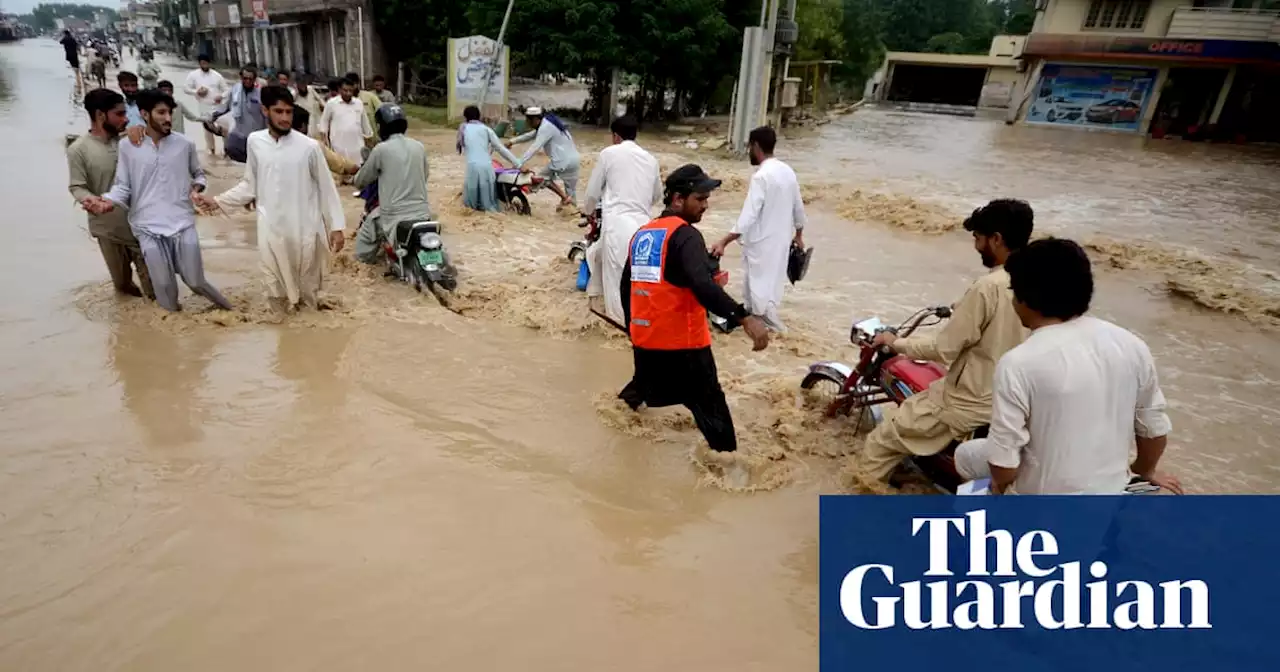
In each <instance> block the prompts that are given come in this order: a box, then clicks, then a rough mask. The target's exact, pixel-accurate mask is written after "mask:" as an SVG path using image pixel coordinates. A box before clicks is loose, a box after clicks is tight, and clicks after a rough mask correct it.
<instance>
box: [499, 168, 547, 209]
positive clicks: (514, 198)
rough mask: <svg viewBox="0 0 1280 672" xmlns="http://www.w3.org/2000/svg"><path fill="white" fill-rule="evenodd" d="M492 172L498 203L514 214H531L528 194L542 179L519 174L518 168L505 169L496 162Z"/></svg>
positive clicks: (527, 174)
mask: <svg viewBox="0 0 1280 672" xmlns="http://www.w3.org/2000/svg"><path fill="white" fill-rule="evenodd" d="M493 172H494V175H495V177H496V179H495V180H494V184H493V189H494V192H495V195H496V196H497V198H498V202H499V203H501V204H503V205H505V206H506V207H508V208H510V209H512V210H514V211H515V212H516V214H519V215H529V214H532V213H533V210H532V209H531V208H530V207H529V193H530V192H532V191H533V190H534V189H537V188H538V187H539V186H540V185H541V184H542V178H541V177H538V176H536V175H532V174H529V173H524V172H521V171H520V169H519V168H507V167H506V166H503V165H502V164H501V163H498V162H497V161H494V162H493Z"/></svg>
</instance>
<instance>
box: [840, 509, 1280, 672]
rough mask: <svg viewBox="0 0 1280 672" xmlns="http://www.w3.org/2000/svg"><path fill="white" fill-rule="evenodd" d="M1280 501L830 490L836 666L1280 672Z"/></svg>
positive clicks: (938, 670)
mask: <svg viewBox="0 0 1280 672" xmlns="http://www.w3.org/2000/svg"><path fill="white" fill-rule="evenodd" d="M1277 520H1280V497H1261V496H1186V497H1173V496H1148V495H1118V496H1079V497H1036V496H999V497H992V496H977V497H929V496H825V497H822V499H821V505H820V514H819V535H820V536H819V540H820V541H819V554H818V562H819V568H818V573H819V590H820V592H819V600H818V611H819V643H820V652H819V661H820V666H819V668H820V670H821V671H822V672H837V671H841V672H843V671H845V670H894V671H895V672H942V671H945V670H1016V671H1019V672H1021V671H1024V670H1025V671H1028V672H1030V671H1034V672H1042V671H1058V670H1061V671H1062V672H1083V671H1087V670H1098V671H1101V670H1108V671H1109V670H1160V671H1161V672H1168V671H1170V670H1186V671H1188V672H1190V671H1192V670H1194V671H1196V672H1205V671H1209V670H1213V671H1216V670H1223V671H1226V670H1231V671H1233V672H1234V671H1236V670H1239V671H1241V672H1243V671H1245V670H1248V671H1254V670H1258V671H1261V670H1280V647H1277V646H1276V645H1275V638H1276V633H1277V632H1278V631H1280V630H1278V628H1280V611H1277V608H1276V605H1277V604H1280V580H1278V579H1277V578H1276V571H1275V566H1276V564H1275V563H1276V558H1278V557H1280V535H1277V534H1276V521H1277Z"/></svg>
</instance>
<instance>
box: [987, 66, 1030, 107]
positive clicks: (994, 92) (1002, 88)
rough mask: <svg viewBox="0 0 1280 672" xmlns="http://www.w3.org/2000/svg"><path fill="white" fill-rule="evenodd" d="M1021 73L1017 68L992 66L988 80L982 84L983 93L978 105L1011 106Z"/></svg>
mask: <svg viewBox="0 0 1280 672" xmlns="http://www.w3.org/2000/svg"><path fill="white" fill-rule="evenodd" d="M1021 77H1022V75H1021V73H1019V72H1018V71H1017V69H1015V68H1003V67H1002V68H991V69H990V70H988V71H987V82H986V83H985V84H983V85H982V95H981V96H980V97H979V98H978V107H994V108H1005V107H1009V102H1010V100H1011V99H1012V97H1013V91H1014V88H1015V87H1016V86H1017V84H1018V80H1019V79H1020V78H1021Z"/></svg>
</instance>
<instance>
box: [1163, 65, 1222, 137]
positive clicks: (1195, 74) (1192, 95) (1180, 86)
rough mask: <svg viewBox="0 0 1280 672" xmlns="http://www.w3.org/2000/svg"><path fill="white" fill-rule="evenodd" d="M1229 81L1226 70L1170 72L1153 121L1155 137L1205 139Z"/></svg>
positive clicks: (1207, 69) (1180, 70)
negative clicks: (1220, 96) (1223, 89)
mask: <svg viewBox="0 0 1280 672" xmlns="http://www.w3.org/2000/svg"><path fill="white" fill-rule="evenodd" d="M1226 81H1227V70H1226V69H1225V68H1170V69H1169V79H1168V81H1167V82H1166V83H1165V87H1164V91H1163V92H1162V93H1161V94H1160V103H1159V105H1157V106H1156V113H1155V116H1154V117H1153V118H1152V120H1151V129H1150V132H1151V134H1152V136H1154V137H1164V136H1167V135H1177V136H1182V137H1196V136H1199V135H1202V134H1203V133H1204V131H1205V128H1206V125H1207V124H1208V123H1209V117H1210V116H1211V115H1212V114H1213V106H1214V105H1215V104H1216V103H1217V102H1218V95H1219V94H1220V93H1221V91H1222V85H1223V83H1225V82H1226Z"/></svg>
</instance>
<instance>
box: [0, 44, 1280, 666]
mask: <svg viewBox="0 0 1280 672" xmlns="http://www.w3.org/2000/svg"><path fill="white" fill-rule="evenodd" d="M166 63H167V62H165V61H162V65H166ZM185 72H186V70H185V69H178V68H176V67H174V68H169V67H168V66H167V65H166V70H165V72H164V75H163V76H164V77H165V78H167V79H171V80H173V81H174V82H175V83H178V84H179V87H180V86H181V81H182V79H183V77H184V76H185ZM72 88H73V80H72V76H71V73H70V72H69V71H68V70H67V68H66V65H65V63H64V61H63V60H62V51H61V48H60V47H59V46H58V45H57V43H56V42H54V41H52V40H46V39H33V40H27V41H26V42H24V43H19V44H6V45H0V148H3V149H2V150H0V151H3V157H4V160H3V164H2V167H0V171H2V174H0V199H2V200H3V203H4V204H5V207H6V211H5V217H4V227H5V232H6V234H7V236H6V238H7V244H6V245H5V246H4V247H3V250H2V251H0V280H2V281H3V282H4V284H5V286H6V287H7V291H6V292H5V295H4V299H3V300H2V301H0V345H2V346H3V347H2V348H0V374H2V375H0V436H3V437H4V441H3V444H2V445H3V449H0V450H2V453H0V459H3V465H4V468H3V471H0V669H6V670H8V669H13V670H20V669H33V670H34V669H42V670H95V671H97V670H107V669H129V670H224V669H235V668H245V669H275V670H301V669H326V670H328V669H332V670H338V669H353V668H368V669H404V668H421V667H428V666H430V667H433V668H440V669H458V670H472V669H499V668H501V667H512V668H514V669H521V670H569V669H609V670H651V669H655V668H660V667H671V666H672V665H673V664H674V665H675V666H677V667H678V668H680V669H690V670H708V671H710V670H782V669H813V668H814V667H815V664H816V661H817V637H818V628H817V570H818V567H817V557H818V553H817V548H818V540H817V533H818V528H817V512H818V495H819V494H821V493H832V492H842V491H845V490H846V488H847V486H846V485H845V483H844V478H843V476H842V475H841V469H842V467H843V466H844V463H845V460H844V459H842V456H843V455H844V454H846V453H848V452H849V451H850V450H851V449H852V448H853V445H852V443H851V441H850V440H849V439H850V437H848V436H847V435H845V434H844V433H842V431H843V429H845V428H842V427H840V426H838V423H837V424H836V425H832V424H828V423H825V422H823V421H821V420H819V419H818V418H817V417H816V413H815V412H814V411H813V410H812V409H811V408H809V407H807V406H806V403H805V402H806V400H805V399H804V398H803V397H802V396H801V395H800V394H799V392H798V390H797V389H796V388H797V387H798V383H799V380H800V378H801V376H802V374H803V372H804V367H805V366H806V365H807V364H808V363H809V362H811V361H813V360H815V359H825V358H830V357H838V358H845V359H847V358H849V356H850V355H851V354H852V348H851V346H849V345H848V343H847V338H848V326H849V323H850V322H851V321H852V319H853V318H854V317H858V316H864V317H865V316H867V315H870V314H877V315H880V316H882V317H884V318H886V319H894V320H896V319H900V318H902V317H905V316H907V315H909V314H910V313H912V312H914V311H915V310H916V309H917V308H918V307H921V306H924V305H932V304H938V303H945V302H951V301H954V300H955V299H956V298H958V296H959V294H960V293H961V292H962V291H963V288H964V287H965V286H966V285H967V283H968V282H969V281H970V280H971V279H972V278H973V277H975V276H976V275H977V274H979V273H981V272H982V267H981V264H980V262H979V259H978V256H977V254H976V253H974V252H973V250H972V245H971V241H970V240H969V238H968V237H967V235H965V234H964V232H963V231H954V230H950V231H948V230H946V229H948V228H954V225H955V224H956V223H958V221H959V219H958V217H957V216H958V215H961V214H962V213H964V212H967V211H968V210H969V209H972V207H974V206H975V205H977V204H979V203H982V202H985V201H987V200H988V199H990V198H995V197H1002V196H1008V197H1018V198H1026V199H1028V200H1029V201H1030V202H1031V203H1032V205H1033V206H1034V207H1035V208H1036V210H1037V214H1038V223H1037V224H1038V227H1039V228H1041V229H1043V230H1045V231H1051V232H1053V233H1055V234H1057V235H1069V236H1072V237H1075V238H1078V239H1080V240H1081V241H1082V242H1087V243H1089V244H1090V249H1091V251H1092V252H1094V253H1095V254H1096V255H1097V256H1096V257H1095V258H1096V261H1097V266H1098V267H1099V272H1098V293H1097V298H1096V300H1095V313H1097V314H1098V315H1099V316H1101V317H1104V318H1107V319H1111V320H1114V321H1116V322H1118V323H1119V324H1121V325H1123V326H1125V327H1127V328H1129V329H1132V330H1134V331H1135V332H1137V333H1139V334H1140V335H1141V336H1143V337H1144V338H1145V339H1146V340H1147V342H1148V343H1149V344H1150V346H1151V349H1152V351H1153V353H1154V355H1155V357H1156V361H1157V364H1158V366H1159V367H1160V373H1161V376H1162V383H1163V386H1164V391H1165V394H1166V396H1167V397H1168V398H1169V401H1170V404H1171V412H1170V415H1171V418H1172V420H1173V423H1174V433H1173V435H1171V437H1170V449H1169V453H1168V454H1167V456H1166V458H1165V460H1166V462H1165V466H1167V467H1168V470H1169V471H1172V472H1175V473H1177V474H1179V475H1180V476H1181V477H1182V479H1183V482H1184V483H1185V484H1186V485H1187V486H1188V488H1189V489H1190V490H1192V491H1195V492H1266V493H1280V445H1278V444H1280V432H1278V430H1277V426H1278V424H1280V338H1278V337H1277V331H1276V326H1277V325H1278V324H1280V307H1278V306H1280V302H1277V297H1280V290H1277V289H1276V287H1275V284H1276V283H1277V282H1280V280H1277V278H1276V277H1275V275H1274V274H1275V271H1276V270H1277V269H1280V217H1277V213H1280V156H1278V155H1277V154H1276V153H1275V152H1274V151H1268V150H1266V149H1259V148H1238V147H1216V146H1215V147H1210V146H1202V145H1201V146H1196V145H1181V144H1176V143H1152V144H1150V145H1149V146H1143V145H1142V144H1141V143H1139V142H1137V141H1135V140H1133V139H1129V138H1123V137H1116V136H1112V135H1102V134H1088V133H1068V132H1059V131H1055V132H1049V131H1045V130H1041V129H1024V128H1007V127H1005V126H1004V125H1003V124H1002V123H999V122H990V121H983V120H977V119H957V118H949V117H929V116H920V115H905V114H898V113H889V112H882V111H875V110H864V111H861V112H859V113H857V114H855V115H852V116H850V117H847V118H844V119H841V120H838V121H836V122H834V123H832V124H830V125H828V126H825V127H822V128H821V129H820V130H819V131H818V132H817V133H816V134H814V135H813V136H811V137H805V138H803V139H800V140H796V141H792V142H785V141H784V142H783V143H780V147H779V155H780V158H783V159H784V160H788V161H791V162H792V163H793V164H794V165H795V167H796V169H797V171H798V172H799V174H800V177H801V181H802V183H803V184H805V185H806V193H807V195H808V196H810V197H811V202H810V204H809V208H810V220H811V225H810V228H809V229H808V230H807V231H806V239H808V240H809V241H810V243H811V244H813V245H816V246H817V248H818V251H817V253H816V255H815V261H814V266H813V269H812V272H811V273H810V276H809V277H808V278H807V279H806V280H805V281H804V282H803V283H801V284H800V285H798V286H796V287H794V288H792V291H790V293H789V294H788V298H787V303H786V304H785V305H784V307H783V311H784V315H785V316H786V317H787V320H788V323H789V324H790V326H791V328H792V331H793V333H791V334H789V335H788V336H786V337H784V338H781V339H778V340H776V341H775V342H774V343H773V344H772V345H771V347H770V348H769V350H767V351H765V352H762V353H752V352H750V347H749V343H748V341H747V339H746V338H745V337H744V336H742V335H741V334H737V333H735V334H733V335H731V336H727V337H726V336H717V340H716V354H717V358H718V361H719V364H720V369H721V377H722V382H723V383H724V386H725V389H726V393H727V395H728V396H729V403H730V406H731V407H732V408H733V412H734V416H735V421H736V423H737V425H738V432H739V439H740V442H741V444H742V449H741V450H740V455H739V456H738V458H737V459H739V460H741V461H743V462H745V463H746V464H747V465H748V466H749V467H750V468H751V473H752V475H753V478H752V489H753V492H750V493H740V492H728V491H726V489H725V488H723V487H719V486H720V482H719V479H718V478H717V467H716V465H714V464H708V462H707V460H706V459H705V458H704V457H702V456H700V454H699V451H697V450H695V447H696V446H698V445H700V443H701V439H700V436H699V435H698V433H697V431H696V429H695V428H694V427H693V422H692V420H691V419H690V418H689V417H688V414H687V413H686V412H684V411H683V410H681V409H671V410H667V409H664V410H663V411H646V412H645V413H644V414H642V415H640V416H636V415H634V414H630V413H624V412H622V411H620V410H619V408H618V406H617V404H615V403H614V402H613V400H612V395H613V394H614V393H615V392H616V391H617V390H618V389H619V388H620V387H621V386H622V385H623V384H624V383H625V382H626V381H627V380H628V379H629V377H630V374H631V357H630V353H629V351H628V349H627V345H626V341H625V340H624V339H623V338H622V337H621V336H620V335H619V334H616V333H613V332H611V331H610V330H609V328H607V327H605V326H603V325H601V324H600V323H599V322H598V321H597V320H594V319H593V318H590V319H589V315H588V314H587V313H586V311H585V298H584V297H583V295H582V294H581V293H578V292H576V291H574V289H573V277H574V272H575V270H576V269H575V267H574V266H573V265H572V264H570V263H569V262H567V261H565V260H564V254H565V251H566V248H567V246H568V244H569V243H570V242H571V241H572V240H574V239H575V238H576V237H578V236H579V235H580V230H579V229H577V228H576V227H575V226H574V224H573V222H572V221H571V220H568V219H565V218H557V217H556V215H555V214H554V203H555V199H554V197H553V196H552V195H550V194H548V193H540V194H537V195H535V197H534V198H533V209H534V216H533V217H531V218H517V217H512V216H505V215H504V216H498V215H478V214H473V213H468V212H466V211H465V210H464V208H463V207H462V206H461V204H460V200H459V198H458V197H457V194H458V190H459V188H460V184H461V181H462V174H463V166H462V162H461V159H460V158H459V157H457V156H456V154H454V153H453V142H454V132H453V131H452V130H449V129H436V130H430V131H426V130H423V129H420V128H418V127H417V126H416V125H415V124H416V122H412V123H411V129H412V130H413V132H414V133H415V135H417V137H419V138H420V139H422V140H423V141H424V142H425V143H426V144H427V146H428V151H429V152H430V154H431V162H432V163H431V177H430V187H431V200H432V205H433V208H434V209H435V210H436V212H437V214H438V216H439V218H440V219H441V221H443V222H444V227H445V229H444V234H445V238H446V240H447V241H448V245H449V246H450V249H451V250H452V251H453V253H454V254H455V255H456V256H458V257H459V259H460V266H461V272H462V274H461V278H460V288H459V296H458V298H457V301H456V305H457V308H458V310H459V312H460V313H461V314H455V313H453V312H449V311H446V310H444V309H442V308H440V307H439V306H438V305H437V304H435V302H433V301H432V300H431V299H429V298H426V297H423V296H419V295H416V294H414V293H413V292H412V291H411V290H409V289H406V288H404V287H402V286H396V285H392V284H389V283H388V282H387V281H385V280H384V279H383V278H381V277H380V276H381V272H380V271H379V270H374V269H368V268H363V267H359V266H360V265H359V264H358V263H354V262H353V261H352V259H351V258H350V257H349V256H347V255H348V254H349V252H344V254H343V256H342V257H341V258H339V259H337V260H335V264H334V271H333V274H332V276H331V277H329V278H327V279H326V289H327V290H328V291H329V292H330V293H331V294H332V295H333V297H334V299H335V301H336V303H337V305H338V308H337V309H335V310H332V311H326V312H323V313H319V314H316V313H305V314H300V315H296V316H292V317H290V318H289V319H287V320H285V321H284V322H283V323H279V324H277V323H275V322H276V321H275V320H274V319H273V318H272V317H271V315H270V313H269V311H268V309H267V307H266V301H265V298H264V297H263V296H262V291H261V288H260V284H259V277H258V270H257V263H258V261H257V260H258V256H257V250H256V237H255V228H254V220H253V219H252V216H251V215H248V214H235V215H232V216H230V217H216V218H201V220H200V223H199V229H200V233H201V237H202V244H203V247H204V258H205V265H206V270H207V271H208V274H209V277H210V279H211V280H212V281H213V283H214V284H215V285H217V286H219V287H220V288H221V289H223V290H224V292H225V293H226V294H227V296H228V297H229V298H230V299H231V300H232V301H233V302H234V303H236V304H237V310H236V311H234V312H232V313H230V314H226V313H215V312H208V311H207V310H206V309H207V307H208V303H207V302H205V301H204V300H203V299H199V298H193V297H191V296H190V294H189V293H188V292H187V290H186V289H185V288H184V289H183V290H182V291H183V296H182V300H183V303H184V306H185V308H186V309H187V310H186V312H184V313H181V314H176V315H168V314H164V313H163V312H162V311H161V310H160V309H158V308H156V307H154V306H151V305H146V304H143V303H141V302H138V301H134V300H128V299H117V298H116V297H115V296H113V294H112V292H111V287H110V284H109V283H108V282H107V276H106V272H105V269H104V268H103V265H102V261H101V257H100V255H99V252H98V250H97V247H96V244H95V243H94V242H93V241H92V239H90V238H89V236H88V233H87V227H86V224H85V216H84V213H83V212H81V211H79V210H78V208H76V207H75V205H74V204H73V203H72V201H71V198H70V196H69V195H68V193H67V189H66V165H65V157H64V154H63V146H64V145H63V137H64V135H65V134H67V133H79V132H83V131H84V130H85V128H87V122H86V121H85V115H84V113H83V110H81V109H80V108H78V106H77V104H76V103H75V102H74V101H73V96H72ZM183 98H185V97H184V96H182V95H179V99H180V100H181V99H183ZM187 102H188V103H189V102H190V100H189V99H187ZM197 130H198V129H196V128H195V127H194V125H191V127H189V128H188V133H189V134H190V137H192V138H193V139H195V140H196V142H197V143H201V142H202V139H200V138H197V137H196V136H198V135H200V134H198V133H197ZM575 135H576V136H577V137H578V138H579V143H580V145H581V147H582V149H583V154H584V159H585V158H586V157H587V156H588V155H592V156H594V154H595V152H596V151H597V150H598V149H599V148H600V147H601V146H603V144H604V143H605V142H606V140H605V137H604V135H603V134H600V133H598V132H595V131H583V132H581V133H576V134H575ZM640 141H641V143H642V144H645V145H647V146H648V147H649V148H650V149H651V150H652V151H653V152H654V153H655V155H657V156H658V158H659V159H660V161H661V163H662V167H663V170H664V172H665V171H667V170H670V169H671V168H674V167H676V166H677V165H679V164H680V163H683V162H686V161H689V160H694V161H697V162H699V163H701V164H702V165H703V166H704V167H706V168H707V170H708V172H711V173H712V174H713V175H716V176H717V177H724V178H725V180H726V185H725V189H724V190H723V192H722V193H717V194H716V195H715V196H713V198H712V202H711V207H712V210H711V212H710V213H709V214H708V218H707V220H706V221H705V227H704V228H705V229H707V230H708V238H710V237H712V235H713V233H714V232H718V231H724V230H727V229H728V228H729V226H730V225H731V222H732V221H733V219H734V218H735V217H736V215H737V211H738V209H739V207H740V206H741V202H742V197H743V196H744V191H745V184H746V180H747V179H748V178H749V175H750V167H749V166H748V165H746V162H745V160H743V161H736V160H734V161H730V160H728V159H726V158H723V157H716V156H710V155H707V154H698V153H695V152H687V151H686V150H683V149H673V147H674V145H671V144H669V143H667V142H666V140H665V139H657V138H654V139H652V141H650V140H648V139H646V137H645V136H644V135H643V134H642V136H641V139H640ZM205 159H206V161H209V159H208V157H207V155H205ZM207 167H208V170H209V171H210V191H211V192H212V193H215V194H216V193H220V192H221V191H222V190H224V189H226V188H228V187H229V186H231V185H232V184H233V183H234V181H235V180H236V179H238V177H239V175H240V172H241V170H242V169H241V167H239V166H233V165H231V164H228V163H226V162H225V161H223V160H213V161H212V162H210V163H209V164H208V166H207ZM589 170H590V169H589V166H585V165H584V170H583V182H582V185H581V186H580V189H584V190H585V181H586V177H587V175H589ZM343 195H344V202H345V203H346V205H347V215H348V230H349V232H350V233H354V231H355V226H356V223H357V222H358V212H359V204H358V203H357V202H356V201H355V200H354V199H351V198H350V193H349V190H344V191H343ZM920 229H929V230H934V231H936V232H935V233H924V232H922V231H921V230H920ZM349 247H350V245H349ZM730 256H731V258H730V259H728V260H727V261H726V265H725V267H726V268H727V269H728V270H729V271H730V272H731V274H732V278H733V279H732V283H731V286H730V289H731V291H732V293H734V294H735V295H736V296H739V297H740V296H741V288H740V281H741V272H740V266H739V263H738V260H737V257H736V252H731V253H730ZM1215 302H1216V303H1215ZM1230 311H1234V312H1230ZM1269 311H1275V312H1269Z"/></svg>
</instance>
